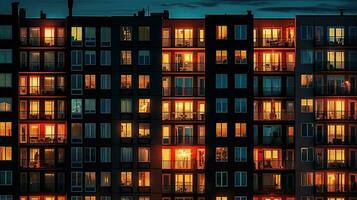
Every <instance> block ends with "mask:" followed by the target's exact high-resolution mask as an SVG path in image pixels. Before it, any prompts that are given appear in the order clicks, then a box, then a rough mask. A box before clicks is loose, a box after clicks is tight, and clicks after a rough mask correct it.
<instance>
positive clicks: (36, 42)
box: [20, 37, 65, 47]
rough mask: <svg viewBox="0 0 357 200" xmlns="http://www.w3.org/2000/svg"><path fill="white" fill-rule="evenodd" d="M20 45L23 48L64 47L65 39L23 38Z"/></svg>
mask: <svg viewBox="0 0 357 200" xmlns="http://www.w3.org/2000/svg"><path fill="white" fill-rule="evenodd" d="M20 43H21V45H22V46H59V47H61V46H64V45H65V39H64V37H44V38H42V40H41V38H40V37H29V38H28V37H21V38H20Z"/></svg>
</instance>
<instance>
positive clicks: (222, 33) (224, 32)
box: [216, 25, 228, 40]
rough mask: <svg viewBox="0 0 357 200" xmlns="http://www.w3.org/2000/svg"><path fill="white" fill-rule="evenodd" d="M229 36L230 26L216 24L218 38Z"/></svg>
mask: <svg viewBox="0 0 357 200" xmlns="http://www.w3.org/2000/svg"><path fill="white" fill-rule="evenodd" d="M227 38H228V28H227V26H222V25H221V26H216V39H217V40H226V39H227Z"/></svg>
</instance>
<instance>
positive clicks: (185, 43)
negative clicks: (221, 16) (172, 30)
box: [162, 38, 205, 48]
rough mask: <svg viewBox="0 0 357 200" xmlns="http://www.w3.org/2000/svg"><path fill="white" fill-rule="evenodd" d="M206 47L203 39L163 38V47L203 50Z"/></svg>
mask: <svg viewBox="0 0 357 200" xmlns="http://www.w3.org/2000/svg"><path fill="white" fill-rule="evenodd" d="M204 46H205V41H204V39H203V38H162V47H178V48H193V47H199V48H203V47H204Z"/></svg>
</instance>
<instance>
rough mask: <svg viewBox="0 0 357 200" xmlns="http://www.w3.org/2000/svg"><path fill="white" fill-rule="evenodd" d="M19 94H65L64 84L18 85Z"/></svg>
mask: <svg viewBox="0 0 357 200" xmlns="http://www.w3.org/2000/svg"><path fill="white" fill-rule="evenodd" d="M19 95H29V96H39V95H45V96H52V95H65V87H64V86H43V87H40V86H19Z"/></svg>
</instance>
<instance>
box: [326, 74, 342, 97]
mask: <svg viewBox="0 0 357 200" xmlns="http://www.w3.org/2000/svg"><path fill="white" fill-rule="evenodd" d="M343 83H344V76H343V75H335V76H327V88H328V94H331V95H333V94H338V93H340V92H343V90H344V89H345V88H343Z"/></svg>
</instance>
